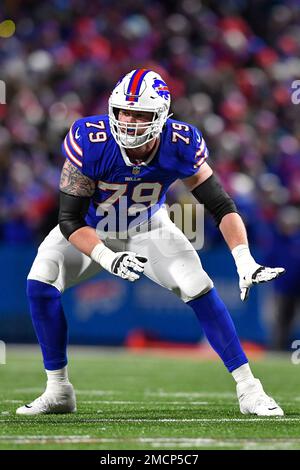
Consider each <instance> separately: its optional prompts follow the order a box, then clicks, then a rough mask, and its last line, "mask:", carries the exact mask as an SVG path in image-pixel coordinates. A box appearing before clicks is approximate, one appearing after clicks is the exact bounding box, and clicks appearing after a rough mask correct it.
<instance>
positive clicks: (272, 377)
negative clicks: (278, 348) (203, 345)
mask: <svg viewBox="0 0 300 470" xmlns="http://www.w3.org/2000/svg"><path fill="white" fill-rule="evenodd" d="M69 362H70V364H69V372H70V378H71V381H72V383H73V385H74V387H75V389H76V392H77V400H78V403H77V406H78V412H77V413H75V414H68V415H44V416H38V417H22V416H17V415H16V414H15V409H16V408H17V407H18V406H20V405H21V404H24V403H29V402H30V401H32V399H34V398H36V397H37V396H38V395H39V394H40V393H41V392H42V391H43V388H44V384H45V376H44V373H43V370H42V367H41V359H40V354H39V352H38V349H34V348H26V347H22V348H13V347H9V348H8V351H7V364H6V365H0V422H1V424H0V449H99V450H104V449H105V450H113V449H120V450H121V449H127V450H129V449H130V450H133V449H143V450H158V449H163V450H166V449H172V450H174V449H176V450H180V449H187V450H193V449H195V450H196V449H300V387H299V384H300V379H299V377H300V365H298V366H297V365H293V364H292V363H291V360H290V356H289V355H286V356H265V357H264V358H263V359H259V360H255V361H253V362H252V368H253V370H254V372H255V375H256V376H257V377H260V378H262V380H263V384H264V387H265V390H266V391H267V392H268V393H269V394H270V395H272V396H273V397H274V398H275V399H276V400H277V401H278V402H279V403H280V404H281V406H282V407H283V408H284V410H285V413H286V414H285V416H284V417H283V418H276V417H275V418H260V417H256V416H244V415H242V414H240V412H239V408H238V404H237V399H236V395H235V384H234V383H233V380H232V378H231V376H230V374H228V372H227V371H226V370H225V369H224V367H223V366H222V364H221V363H219V362H218V361H215V360H205V361H204V360H202V359H201V358H200V357H199V356H197V355H196V354H195V355H194V356H193V354H192V353H191V354H189V355H180V354H177V353H174V354H173V355H170V354H166V353H165V352H159V351H146V352H143V353H139V354H138V353H135V352H127V351H126V350H123V349H96V348H94V349H93V348H91V349H87V348H86V349H80V348H78V349H74V348H73V349H71V351H70V354H69Z"/></svg>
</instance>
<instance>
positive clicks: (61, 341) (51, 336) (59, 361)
mask: <svg viewBox="0 0 300 470" xmlns="http://www.w3.org/2000/svg"><path fill="white" fill-rule="evenodd" d="M27 296H28V300H29V305H30V312H31V318H32V322H33V326H34V329H35V332H36V335H37V337H38V340H39V343H40V347H41V349H42V354H43V359H44V365H45V369H47V370H57V369H62V368H63V367H64V366H65V365H66V364H67V362H68V360H67V340H68V328H67V322H66V319H65V315H64V311H63V308H62V304H61V293H60V292H59V290H58V289H56V287H53V286H51V285H50V284H46V283H44V282H40V281H35V280H32V279H28V281H27Z"/></svg>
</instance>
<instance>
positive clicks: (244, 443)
mask: <svg viewBox="0 0 300 470" xmlns="http://www.w3.org/2000/svg"><path fill="white" fill-rule="evenodd" d="M0 442H2V443H5V442H6V443H9V444H49V443H56V444H121V443H130V444H136V445H138V444H148V445H150V446H152V447H154V448H157V447H159V448H162V447H166V448H170V447H173V448H174V447H193V448H195V447H205V446H208V447H236V446H241V447H242V448H243V449H256V448H260V449H268V448H270V449H274V448H291V447H294V446H295V445H300V439H299V438H290V439H280V438H279V439H275V438H271V439H261V438H258V439H257V440H255V439H251V440H248V439H228V440H226V439H214V438H189V437H162V438H160V437H145V438H119V439H118V438H105V437H104V438H101V437H92V436H89V435H65V436H62V435H58V436H57V435H53V436H51V435H39V436H38V435H23V436H22V435H20V436H18V435H16V436H12V435H4V436H0Z"/></svg>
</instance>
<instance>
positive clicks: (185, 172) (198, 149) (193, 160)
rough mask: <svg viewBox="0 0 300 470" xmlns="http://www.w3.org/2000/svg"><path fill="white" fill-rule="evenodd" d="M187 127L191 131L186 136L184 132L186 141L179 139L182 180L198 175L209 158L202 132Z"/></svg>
mask: <svg viewBox="0 0 300 470" xmlns="http://www.w3.org/2000/svg"><path fill="white" fill-rule="evenodd" d="M186 127H188V128H189V130H188V131H186V133H185V134H184V133H183V132H182V135H183V136H184V139H178V144H179V160H180V162H179V165H178V170H179V174H180V178H181V179H184V178H188V177H189V176H193V175H194V174H195V173H197V172H198V171H199V169H200V168H201V166H202V165H203V163H204V162H205V161H206V159H207V158H208V156H209V152H208V148H207V146H206V142H205V140H204V138H203V136H202V134H201V132H200V131H199V130H198V129H197V128H196V127H194V126H186ZM183 140H184V142H183Z"/></svg>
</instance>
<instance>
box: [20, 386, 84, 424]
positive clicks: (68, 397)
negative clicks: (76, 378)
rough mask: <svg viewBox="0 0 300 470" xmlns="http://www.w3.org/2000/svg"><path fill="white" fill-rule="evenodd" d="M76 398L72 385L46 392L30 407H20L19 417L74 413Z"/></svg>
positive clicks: (30, 404)
mask: <svg viewBox="0 0 300 470" xmlns="http://www.w3.org/2000/svg"><path fill="white" fill-rule="evenodd" d="M75 411H76V397H75V392H74V389H73V385H72V384H68V385H63V386H60V387H59V388H57V389H56V390H55V389H52V390H51V389H50V390H46V391H45V392H44V393H43V394H42V395H41V396H40V397H38V398H37V399H36V400H34V401H33V402H32V403H29V404H28V405H24V406H20V408H18V409H17V410H16V413H17V415H27V416H35V415H42V414H51V413H54V414H56V413H74V412H75Z"/></svg>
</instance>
